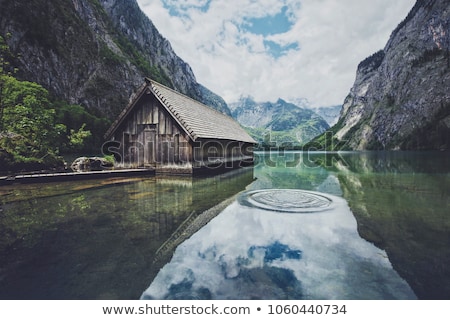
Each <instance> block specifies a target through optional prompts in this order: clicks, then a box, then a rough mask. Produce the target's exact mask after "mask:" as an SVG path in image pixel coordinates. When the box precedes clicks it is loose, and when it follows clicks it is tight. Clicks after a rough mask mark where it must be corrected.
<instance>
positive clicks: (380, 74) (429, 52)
mask: <svg viewBox="0 0 450 320" xmlns="http://www.w3.org/2000/svg"><path fill="white" fill-rule="evenodd" d="M449 26H450V2H449V1H446V0H427V1H417V2H416V4H415V5H414V7H413V8H412V10H411V11H410V13H409V14H408V16H407V18H406V19H405V20H404V21H402V22H401V23H400V24H399V25H398V27H397V28H396V29H395V30H394V31H393V33H392V34H391V37H390V39H389V41H388V43H387V44H386V46H385V48H384V49H383V50H380V51H378V52H376V53H375V54H373V55H372V56H370V57H368V58H367V59H365V60H364V61H362V62H361V63H360V64H359V66H358V70H357V75H356V80H355V83H354V85H353V87H352V89H351V91H350V93H349V95H348V96H347V98H346V99H345V102H344V105H343V109H342V113H341V117H340V119H339V122H338V123H337V124H336V125H335V126H334V127H333V128H332V131H333V132H334V136H333V142H334V143H339V141H340V143H341V144H342V145H343V148H345V149H354V150H364V149H366V150H380V149H387V150H399V149H402V150H429V149H433V150H448V149H449V139H450V90H449V88H450V30H449ZM323 140H324V136H322V137H319V138H318V139H316V140H315V142H318V143H322V142H323Z"/></svg>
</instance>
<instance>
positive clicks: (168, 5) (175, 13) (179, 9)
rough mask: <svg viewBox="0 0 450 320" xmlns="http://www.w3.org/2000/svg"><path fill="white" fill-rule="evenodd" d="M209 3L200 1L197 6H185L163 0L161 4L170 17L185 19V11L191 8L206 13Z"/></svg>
mask: <svg viewBox="0 0 450 320" xmlns="http://www.w3.org/2000/svg"><path fill="white" fill-rule="evenodd" d="M211 1H212V0H205V1H200V2H199V5H192V4H189V5H186V4H184V3H183V2H182V1H176V0H163V1H162V3H163V6H164V8H165V9H166V10H167V11H168V12H169V14H170V15H171V16H172V17H187V16H188V15H187V14H186V10H188V9H192V8H195V9H197V10H200V11H201V12H208V10H209V7H210V6H211Z"/></svg>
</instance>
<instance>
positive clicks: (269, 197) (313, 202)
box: [239, 189, 333, 213]
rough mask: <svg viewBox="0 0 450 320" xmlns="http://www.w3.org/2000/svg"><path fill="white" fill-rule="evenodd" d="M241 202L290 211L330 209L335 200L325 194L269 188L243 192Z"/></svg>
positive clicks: (306, 211) (258, 206)
mask: <svg viewBox="0 0 450 320" xmlns="http://www.w3.org/2000/svg"><path fill="white" fill-rule="evenodd" d="M239 203H240V204H242V205H245V206H248V207H256V208H260V209H265V210H271V211H278V212H288V213H311V212H320V211H324V210H329V209H331V208H332V205H333V200H331V199H330V198H328V197H326V196H325V195H323V194H320V193H317V192H312V191H304V190H296V189H267V190H256V191H249V192H245V193H243V194H242V195H241V196H240V197H239Z"/></svg>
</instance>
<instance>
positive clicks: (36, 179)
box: [0, 169, 155, 185]
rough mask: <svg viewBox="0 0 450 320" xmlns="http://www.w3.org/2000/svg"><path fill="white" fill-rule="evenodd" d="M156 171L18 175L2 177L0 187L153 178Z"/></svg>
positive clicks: (134, 170) (121, 170)
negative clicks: (90, 180)
mask: <svg viewBox="0 0 450 320" xmlns="http://www.w3.org/2000/svg"><path fill="white" fill-rule="evenodd" d="M153 175H155V170H154V169H120V170H119V169H117V170H102V171H87V172H59V173H35V174H18V175H11V176H4V177H0V185H10V184H14V183H41V182H60V181H75V180H89V179H108V178H116V177H139V176H153Z"/></svg>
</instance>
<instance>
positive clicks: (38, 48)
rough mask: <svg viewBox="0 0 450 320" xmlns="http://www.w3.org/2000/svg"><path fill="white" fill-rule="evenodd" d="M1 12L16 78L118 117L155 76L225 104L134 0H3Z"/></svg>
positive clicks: (2, 30)
mask: <svg viewBox="0 0 450 320" xmlns="http://www.w3.org/2000/svg"><path fill="white" fill-rule="evenodd" d="M0 12H1V15H0V34H2V35H4V36H5V35H6V34H8V33H10V34H11V37H10V38H9V39H8V44H9V46H10V48H11V50H12V51H13V53H14V54H15V55H16V57H17V58H16V60H15V61H13V65H15V66H17V67H18V69H19V73H18V76H19V77H20V78H22V79H26V80H29V81H34V82H37V83H39V84H41V85H43V86H44V87H46V88H47V89H48V90H49V91H50V92H52V93H53V94H54V95H55V96H57V97H58V98H60V99H64V100H66V101H68V102H70V103H74V104H82V105H85V106H87V107H88V108H89V109H90V110H96V112H97V113H99V114H101V115H103V116H106V117H108V118H110V119H113V118H114V117H115V116H116V115H117V114H118V113H119V112H120V110H121V109H122V108H123V107H124V106H125V105H126V103H127V101H128V99H129V97H130V96H131V94H132V93H133V92H134V91H135V90H136V89H137V88H138V87H139V86H140V85H141V84H142V83H143V79H144V77H151V78H153V79H154V80H156V81H158V82H161V83H163V84H165V85H167V86H169V87H172V88H174V89H176V90H177V91H180V92H182V93H184V94H186V95H188V96H190V97H192V98H194V99H197V100H199V101H201V102H204V103H206V104H209V103H210V102H212V103H216V104H218V105H219V107H221V108H224V106H223V105H222V101H223V100H221V98H220V97H217V96H216V95H215V94H213V93H211V92H209V93H208V94H207V95H206V94H205V90H204V87H203V86H201V85H200V84H198V83H197V81H196V79H195V76H194V74H193V72H192V70H191V68H190V67H189V65H188V64H187V63H185V62H184V61H183V60H181V59H180V58H179V57H178V56H177V55H176V54H175V53H174V51H173V50H172V47H171V45H170V43H169V42H168V41H167V40H166V39H165V38H164V37H162V36H161V35H160V33H159V32H158V30H157V29H156V28H155V26H154V25H153V23H152V22H151V21H150V20H149V19H148V18H147V17H146V16H145V15H144V13H143V12H142V11H141V10H140V8H139V6H138V4H137V2H136V1H135V0H71V1H64V0H55V1H44V0H33V1H24V0H18V1H8V0H0ZM204 96H205V97H204ZM214 106H215V105H214ZM214 106H213V107H214ZM226 110H227V108H226V105H225V111H226Z"/></svg>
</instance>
